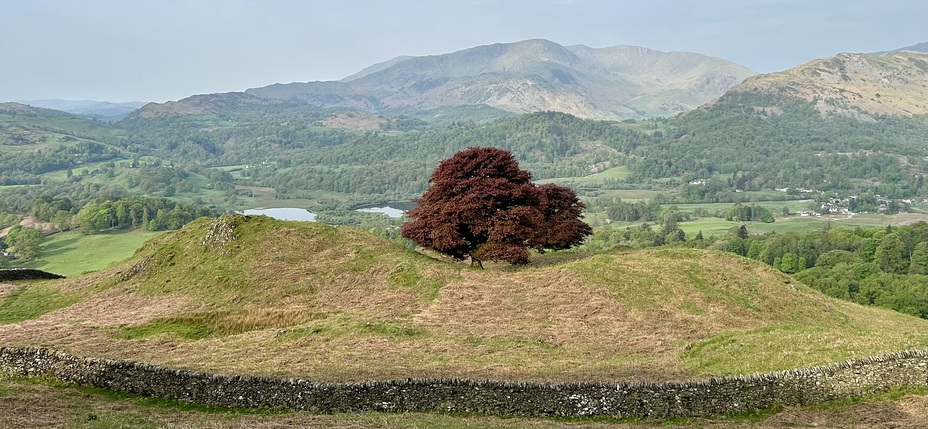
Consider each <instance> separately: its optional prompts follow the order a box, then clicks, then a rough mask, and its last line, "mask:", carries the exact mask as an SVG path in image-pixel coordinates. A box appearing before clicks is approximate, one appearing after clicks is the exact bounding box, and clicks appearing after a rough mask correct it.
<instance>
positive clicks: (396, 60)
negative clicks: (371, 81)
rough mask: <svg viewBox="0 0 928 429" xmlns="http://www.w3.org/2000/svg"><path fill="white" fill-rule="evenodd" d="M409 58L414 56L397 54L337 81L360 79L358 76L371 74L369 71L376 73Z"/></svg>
mask: <svg viewBox="0 0 928 429" xmlns="http://www.w3.org/2000/svg"><path fill="white" fill-rule="evenodd" d="M410 58H415V57H412V56H409V55H403V56H399V57H396V58H393V59H390V60H387V61H384V62H382V63H377V64H374V65H372V66H368V67H365V68H364V69H362V70H361V71H359V72H357V73H355V74H353V75H351V76H346V77H344V78H342V79H341V80H340V81H339V82H351V81H353V80H356V79H360V78H362V77H364V76H367V75H369V74H371V73H377V72H379V71H381V70H384V69H387V68H390V67H392V66H393V65H395V64H398V63H400V62H403V61H406V60H408V59H410Z"/></svg>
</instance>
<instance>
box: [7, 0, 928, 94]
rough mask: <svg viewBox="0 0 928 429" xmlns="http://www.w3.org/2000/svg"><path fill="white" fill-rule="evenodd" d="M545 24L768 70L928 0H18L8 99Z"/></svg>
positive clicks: (925, 27) (446, 46)
mask: <svg viewBox="0 0 928 429" xmlns="http://www.w3.org/2000/svg"><path fill="white" fill-rule="evenodd" d="M533 38H542V39H548V40H551V41H554V42H557V43H560V44H562V45H575V44H582V45H587V46H590V47H606V46H614V45H623V44H627V45H637V46H644V47H647V48H651V49H658V50H662V51H691V52H699V53H702V54H707V55H711V56H715V57H720V58H724V59H727V60H731V61H734V62H736V63H739V64H741V65H744V66H747V67H750V68H752V69H754V70H757V71H759V72H771V71H779V70H784V69H787V68H790V67H793V66H796V65H799V64H802V63H804V62H807V61H810V60H812V59H815V58H822V57H828V56H832V55H834V54H836V53H838V52H873V51H880V50H891V49H895V48H900V47H903V46H908V45H913V44H915V43H919V42H925V41H928V1H925V0H879V1H876V0H690V1H683V0H679V1H672V0H638V1H629V0H531V1H530V0H469V1H468V0H461V1H442V0H421V1H420V0H383V1H373V0H330V1H312V0H254V1H245V0H176V1H175V0H158V1H154V0H81V1H69V0H58V1H50V0H5V1H2V8H0V101H10V100H18V99H42V98H62V99H71V100H79V99H91V100H107V101H166V100H177V99H180V98H184V97H187V96H190V95H193V94H202V93H212V92H227V91H242V90H245V89H247V88H252V87H259V86H264V85H269V84H272V83H277V82H283V83H286V82H305V81H313V80H337V79H341V78H343V77H345V76H348V75H350V74H352V73H354V72H357V71H358V70H360V69H362V68H364V67H367V66H369V65H371V64H374V63H377V62H381V61H385V60H388V59H390V58H393V57H396V56H400V55H434V54H442V53H447V52H453V51H457V50H460V49H465V48H469V47H473V46H478V45H486V44H491V43H500V42H514V41H519V40H525V39H533Z"/></svg>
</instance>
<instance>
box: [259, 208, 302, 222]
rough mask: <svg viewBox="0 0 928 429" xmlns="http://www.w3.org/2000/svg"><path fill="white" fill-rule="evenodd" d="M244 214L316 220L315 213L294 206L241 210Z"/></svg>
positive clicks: (283, 218)
mask: <svg viewBox="0 0 928 429" xmlns="http://www.w3.org/2000/svg"><path fill="white" fill-rule="evenodd" d="M242 213H243V214H246V215H265V216H270V217H272V218H274V219H279V220H302V221H308V222H315V221H316V214H315V213H313V212H311V211H309V210H306V209H299V208H294V207H280V208H275V209H249V210H244V211H242Z"/></svg>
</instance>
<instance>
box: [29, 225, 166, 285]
mask: <svg viewBox="0 0 928 429" xmlns="http://www.w3.org/2000/svg"><path fill="white" fill-rule="evenodd" d="M158 234H160V232H151V231H143V230H137V231H114V232H107V233H102V234H95V235H83V234H81V233H80V232H77V231H67V232H59V233H57V234H53V235H51V236H49V237H47V238H46V240H45V242H44V243H43V244H42V247H41V250H40V257H39V258H38V259H36V260H35V261H31V262H27V263H15V262H14V263H13V265H12V266H13V267H14V268H37V269H40V270H45V271H49V272H52V273H56V274H61V275H63V276H67V277H73V276H76V275H79V274H83V273H88V272H93V271H99V270H102V269H104V268H106V267H109V266H110V265H112V264H114V263H117V262H119V261H122V260H124V259H126V258H128V257H130V256H132V254H133V253H135V251H136V250H137V249H138V248H139V247H141V246H142V243H144V242H145V241H147V240H148V239H150V238H152V237H155V236H157V235H158Z"/></svg>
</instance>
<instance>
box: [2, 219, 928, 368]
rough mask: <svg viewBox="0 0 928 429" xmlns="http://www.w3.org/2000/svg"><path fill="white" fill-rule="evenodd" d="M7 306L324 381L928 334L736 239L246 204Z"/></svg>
mask: <svg viewBox="0 0 928 429" xmlns="http://www.w3.org/2000/svg"><path fill="white" fill-rule="evenodd" d="M8 289H9V288H8ZM0 322H2V323H3V325H0V342H2V343H3V344H4V345H7V346H19V345H39V346H47V347H52V348H56V349H63V350H66V351H70V352H73V353H79V354H83V355H95V356H105V357H113V358H130V359H138V360H142V361H146V362H152V363H158V364H164V365H171V366H178V367H187V368H197V369H209V370H212V371H218V372H225V373H238V372H246V373H263V374H299V375H300V376H303V377H308V378H317V379H325V380H364V379H382V378H407V377H423V376H428V377H470V378H477V379H482V378H493V379H523V380H561V381H567V380H579V379H601V380H611V379H625V380H666V379H688V378H693V377H704V376H707V375H712V374H737V373H752V372H755V371H768V370H776V369H785V368H792V367H799V366H808V365H815V364H822V363H827V362H835V361H840V360H843V359H847V358H850V357H853V356H863V355H872V354H877V353H883V352H888V351H893V350H899V349H906V348H916V347H925V346H926V345H928V329H926V328H928V322H926V321H924V320H919V319H915V318H912V317H908V316H903V315H900V314H897V313H892V312H889V311H884V310H877V309H873V308H864V307H860V306H857V305H854V304H849V303H844V302H840V301H836V300H833V299H830V298H827V297H825V296H823V295H821V294H818V293H816V292H812V291H811V290H809V289H808V288H806V287H805V286H802V285H801V284H798V283H796V282H795V281H794V280H792V279H790V278H789V277H787V276H785V275H783V274H780V273H778V272H775V271H773V270H770V269H768V268H767V267H765V266H764V265H762V264H760V263H756V262H753V261H749V260H746V259H740V258H737V257H732V256H730V255H727V254H721V253H715V252H707V251H697V250H680V249H677V250H674V249H659V250H644V251H622V252H618V253H611V254H600V255H596V256H591V257H585V258H580V259H577V260H574V261H573V262H563V263H553V261H550V262H549V263H539V264H536V265H535V266H529V267H525V268H521V269H513V268H508V267H501V266H500V267H491V268H490V269H488V270H485V271H481V270H474V269H470V268H468V267H467V266H466V264H457V263H451V262H445V261H441V260H435V259H432V258H430V257H427V256H424V255H421V254H419V253H415V252H412V251H410V250H407V249H405V248H403V247H400V246H398V245H396V244H393V243H390V242H386V241H383V240H381V239H379V238H376V237H373V236H371V235H368V234H367V233H364V232H360V231H355V230H352V229H343V228H333V227H329V226H325V225H322V224H315V223H300V222H284V221H275V220H272V219H270V218H266V217H248V218H246V217H241V216H223V217H222V218H220V219H219V220H213V219H201V220H199V221H197V222H194V223H192V224H190V225H188V226H186V227H185V228H184V229H182V230H180V231H177V232H173V233H167V234H164V235H161V236H159V237H157V238H155V239H153V240H151V241H149V242H148V243H147V244H146V245H145V246H143V247H142V248H141V249H140V250H139V251H138V252H137V253H136V254H135V256H133V257H132V258H131V259H129V260H127V261H126V262H124V263H122V264H120V265H118V266H116V267H114V268H112V269H109V270H106V271H103V272H100V273H96V274H91V275H88V276H84V277H77V278H73V279H68V280H62V281H57V282H44V283H32V284H24V285H20V286H17V287H16V289H15V290H13V291H12V292H11V294H9V295H8V296H7V297H6V298H4V299H3V303H2V304H0Z"/></svg>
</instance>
